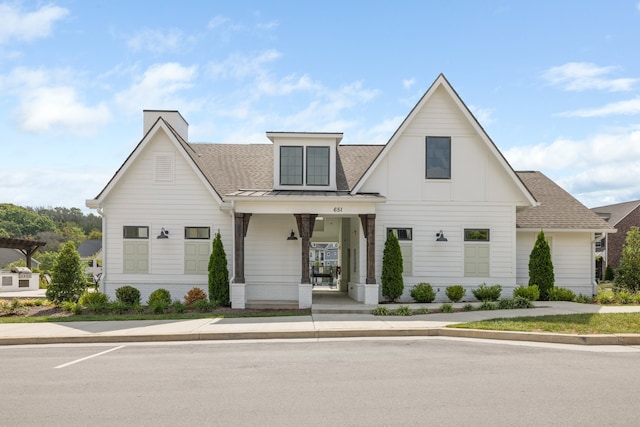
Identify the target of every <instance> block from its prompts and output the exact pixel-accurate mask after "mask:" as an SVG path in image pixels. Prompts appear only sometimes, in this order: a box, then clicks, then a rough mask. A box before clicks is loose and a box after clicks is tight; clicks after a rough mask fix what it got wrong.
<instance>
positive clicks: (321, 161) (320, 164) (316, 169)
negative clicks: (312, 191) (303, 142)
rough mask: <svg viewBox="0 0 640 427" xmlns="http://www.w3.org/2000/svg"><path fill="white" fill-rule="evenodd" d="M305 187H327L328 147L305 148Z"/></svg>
mask: <svg viewBox="0 0 640 427" xmlns="http://www.w3.org/2000/svg"><path fill="white" fill-rule="evenodd" d="M307 185H329V147H307Z"/></svg>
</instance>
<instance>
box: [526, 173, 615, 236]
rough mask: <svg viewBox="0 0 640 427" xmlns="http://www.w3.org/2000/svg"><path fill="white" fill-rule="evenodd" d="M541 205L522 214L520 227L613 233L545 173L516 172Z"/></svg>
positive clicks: (609, 227) (608, 226)
mask: <svg viewBox="0 0 640 427" xmlns="http://www.w3.org/2000/svg"><path fill="white" fill-rule="evenodd" d="M516 173H517V175H518V176H519V177H520V179H521V180H522V182H523V183H524V185H526V186H527V188H528V189H529V191H531V194H533V196H534V197H535V198H536V200H538V202H539V203H540V206H536V207H531V208H527V209H525V210H524V211H522V212H518V214H517V216H516V226H517V227H518V228H533V229H538V230H549V229H562V230H581V229H584V230H612V227H611V225H610V224H608V223H607V222H606V221H604V220H603V219H602V218H600V217H599V216H598V215H597V214H595V213H594V212H592V211H591V210H589V209H588V208H587V207H586V206H584V205H583V204H582V203H580V202H579V201H578V200H576V199H575V198H574V197H573V196H571V195H570V194H569V193H567V192H566V191H564V190H563V189H562V188H561V187H560V186H558V185H557V184H556V183H555V182H553V181H551V180H550V179H549V178H547V177H546V176H545V175H544V174H542V173H541V172H535V171H526V172H516Z"/></svg>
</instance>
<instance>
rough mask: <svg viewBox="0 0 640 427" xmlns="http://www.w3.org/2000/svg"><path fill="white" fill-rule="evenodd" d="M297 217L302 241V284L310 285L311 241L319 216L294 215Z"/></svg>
mask: <svg viewBox="0 0 640 427" xmlns="http://www.w3.org/2000/svg"><path fill="white" fill-rule="evenodd" d="M294 216H295V217H296V223H297V224H298V233H299V234H300V239H301V240H302V256H301V258H302V259H301V264H302V278H301V279H300V283H302V284H310V283H311V279H310V277H309V239H310V238H311V235H312V234H313V226H314V225H315V222H316V217H317V216H318V215H317V214H294Z"/></svg>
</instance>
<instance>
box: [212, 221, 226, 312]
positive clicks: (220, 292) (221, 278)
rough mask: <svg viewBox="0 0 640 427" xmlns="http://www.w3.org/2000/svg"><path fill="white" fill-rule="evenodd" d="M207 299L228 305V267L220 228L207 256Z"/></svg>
mask: <svg viewBox="0 0 640 427" xmlns="http://www.w3.org/2000/svg"><path fill="white" fill-rule="evenodd" d="M209 300H210V301H215V302H217V303H218V304H220V305H224V306H228V305H229V269H228V268H227V255H226V254H225V252H224V246H223V244H222V238H221V236H220V230H218V232H217V233H216V236H215V238H214V239H213V243H212V248H211V256H210V257H209Z"/></svg>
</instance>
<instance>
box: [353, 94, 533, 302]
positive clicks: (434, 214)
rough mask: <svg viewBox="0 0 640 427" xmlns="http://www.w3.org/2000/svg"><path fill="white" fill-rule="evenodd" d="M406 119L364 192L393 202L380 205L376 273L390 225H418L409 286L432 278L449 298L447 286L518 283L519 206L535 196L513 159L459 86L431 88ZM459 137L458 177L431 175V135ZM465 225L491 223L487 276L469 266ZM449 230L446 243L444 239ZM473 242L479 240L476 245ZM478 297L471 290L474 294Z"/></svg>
mask: <svg viewBox="0 0 640 427" xmlns="http://www.w3.org/2000/svg"><path fill="white" fill-rule="evenodd" d="M425 96H426V99H423V100H421V101H420V102H419V103H418V105H417V106H416V109H414V111H412V113H411V114H410V115H409V117H408V118H407V120H405V122H404V123H403V124H402V125H401V127H400V128H399V130H398V132H396V134H395V135H394V137H393V138H392V140H391V141H390V142H389V144H388V146H387V147H385V149H384V150H383V151H382V153H381V158H379V159H377V162H375V163H374V169H373V170H370V171H369V173H368V174H367V175H366V177H365V179H364V181H363V182H362V183H361V186H360V189H359V191H362V192H379V193H381V194H382V195H383V196H385V197H386V199H387V201H386V203H384V204H380V205H378V206H377V208H376V241H377V242H379V243H378V244H377V245H376V269H377V272H376V275H377V277H380V274H381V272H382V255H383V250H384V241H385V240H386V232H387V230H388V229H389V228H411V229H412V240H411V241H404V242H402V241H401V242H400V244H401V248H403V253H405V254H406V255H408V256H410V257H411V262H409V263H407V262H405V267H409V268H410V270H411V271H405V272H404V281H405V293H404V295H403V296H402V300H405V301H410V300H411V297H410V294H409V292H410V290H411V288H412V287H413V285H415V284H417V283H420V282H429V283H431V284H432V285H433V286H434V288H435V289H436V290H437V289H438V288H439V289H440V292H439V293H438V299H437V300H440V301H445V300H446V296H444V288H446V286H449V285H454V284H461V285H464V286H466V287H475V286H477V285H479V284H480V283H483V282H487V283H499V284H501V285H502V286H503V288H505V290H506V292H505V294H508V292H509V290H510V289H512V288H513V287H514V286H515V283H516V250H515V247H516V227H515V224H516V211H517V209H518V208H520V207H525V206H531V205H532V204H533V203H535V200H534V199H533V197H532V196H531V195H530V194H529V193H528V192H527V190H526V188H525V187H524V186H523V185H522V183H521V182H520V181H519V179H518V178H517V176H516V175H515V173H514V172H513V170H512V169H511V168H510V166H509V165H508V164H507V163H506V160H504V158H503V157H502V155H501V154H500V153H499V151H498V150H497V148H496V147H495V146H494V145H493V143H492V142H491V141H490V140H489V138H488V136H487V135H486V134H484V131H483V130H482V128H481V127H480V126H479V125H478V124H477V122H475V119H473V117H472V116H471V115H470V113H468V111H466V107H464V104H462V103H461V101H460V100H459V99H456V98H455V97H457V95H456V94H455V92H452V90H447V88H446V87H445V86H444V84H438V85H437V86H436V87H435V89H434V88H432V90H430V91H428V92H427V95H425ZM428 136H438V137H442V136H444V137H450V138H451V178H450V179H427V178H426V138H427V137H428ZM465 229H488V230H489V236H490V240H489V241H488V242H485V243H483V245H484V247H485V248H487V247H488V252H489V266H488V273H487V274H486V275H484V276H482V275H478V274H473V275H470V274H469V273H466V272H465V269H466V266H465V250H469V249H474V248H475V247H477V246H479V245H480V244H478V245H477V246H472V245H474V243H470V242H465V240H464V230H465ZM441 230H442V232H443V233H444V235H445V237H446V238H447V241H446V242H441V241H436V238H437V236H436V233H438V232H440V231H441ZM470 245H471V246H470ZM469 296H470V292H469V291H468V295H467V298H468V297H469Z"/></svg>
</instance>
